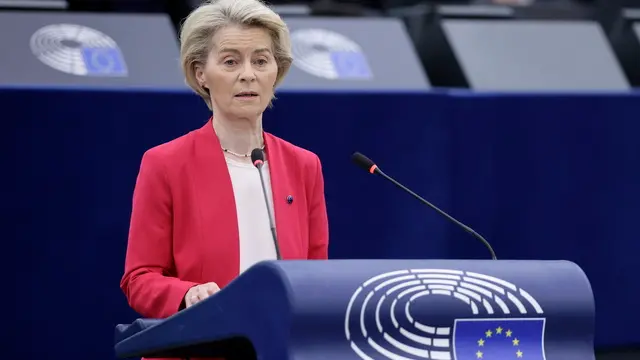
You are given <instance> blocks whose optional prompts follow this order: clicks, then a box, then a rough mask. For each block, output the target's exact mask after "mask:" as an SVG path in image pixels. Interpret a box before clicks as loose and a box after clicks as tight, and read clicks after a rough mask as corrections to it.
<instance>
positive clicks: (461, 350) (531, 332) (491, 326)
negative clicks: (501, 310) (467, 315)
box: [453, 318, 545, 360]
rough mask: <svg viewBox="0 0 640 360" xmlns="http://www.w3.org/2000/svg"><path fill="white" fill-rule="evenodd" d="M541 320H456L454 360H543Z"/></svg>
mask: <svg viewBox="0 0 640 360" xmlns="http://www.w3.org/2000/svg"><path fill="white" fill-rule="evenodd" d="M544 321H545V320H544V319H525V318H523V319H519V318H514V319H457V320H456V321H455V325H454V329H453V347H454V350H453V351H454V352H455V358H456V360H478V359H483V360H495V359H499V360H509V359H527V360H544V359H545V356H544V345H543V344H544Z"/></svg>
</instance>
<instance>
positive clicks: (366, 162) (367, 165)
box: [351, 151, 379, 174]
mask: <svg viewBox="0 0 640 360" xmlns="http://www.w3.org/2000/svg"><path fill="white" fill-rule="evenodd" d="M351 161H353V162H354V163H355V164H356V165H358V166H359V167H361V168H363V169H364V170H366V171H368V172H370V173H372V174H374V173H376V172H378V171H379V169H378V166H377V165H376V164H375V163H374V162H373V161H372V160H371V159H369V158H368V157H366V156H364V155H362V154H361V153H359V152H357V151H356V152H354V153H353V155H351Z"/></svg>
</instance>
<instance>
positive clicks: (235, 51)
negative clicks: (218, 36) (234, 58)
mask: <svg viewBox="0 0 640 360" xmlns="http://www.w3.org/2000/svg"><path fill="white" fill-rule="evenodd" d="M228 52H230V53H234V54H240V51H238V50H237V49H232V48H221V49H220V50H219V53H221V54H222V53H228ZM264 52H268V53H271V50H270V49H268V48H260V49H256V50H255V51H254V53H264Z"/></svg>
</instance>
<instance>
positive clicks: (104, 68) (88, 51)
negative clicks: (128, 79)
mask: <svg viewBox="0 0 640 360" xmlns="http://www.w3.org/2000/svg"><path fill="white" fill-rule="evenodd" d="M82 56H83V58H84V63H85V66H86V68H87V73H88V74H90V75H102V76H126V75H127V65H126V64H125V62H124V58H123V56H122V53H121V52H120V50H119V49H118V48H112V47H85V48H83V49H82Z"/></svg>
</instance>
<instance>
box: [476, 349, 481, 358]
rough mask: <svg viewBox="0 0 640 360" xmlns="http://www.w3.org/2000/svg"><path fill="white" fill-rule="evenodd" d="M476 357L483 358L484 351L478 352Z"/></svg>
mask: <svg viewBox="0 0 640 360" xmlns="http://www.w3.org/2000/svg"><path fill="white" fill-rule="evenodd" d="M476 357H478V359H482V351H478V352H477V353H476Z"/></svg>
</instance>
